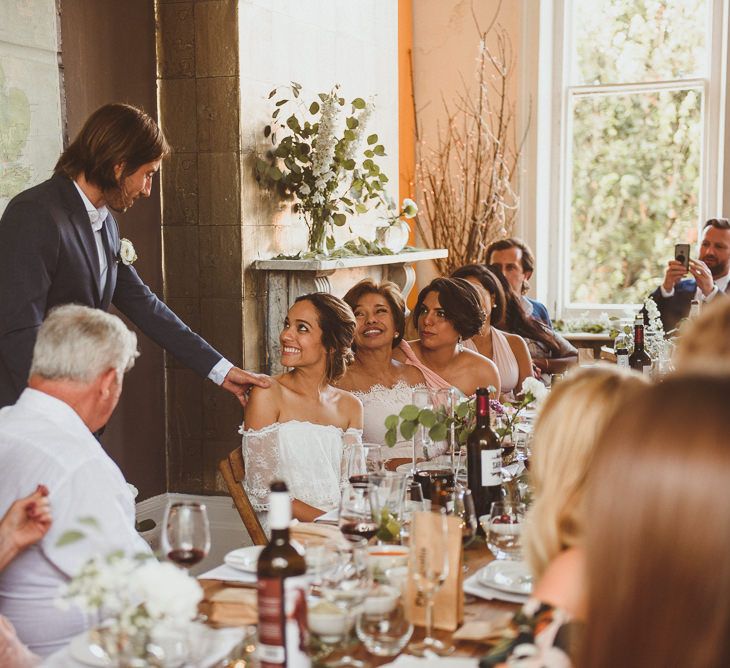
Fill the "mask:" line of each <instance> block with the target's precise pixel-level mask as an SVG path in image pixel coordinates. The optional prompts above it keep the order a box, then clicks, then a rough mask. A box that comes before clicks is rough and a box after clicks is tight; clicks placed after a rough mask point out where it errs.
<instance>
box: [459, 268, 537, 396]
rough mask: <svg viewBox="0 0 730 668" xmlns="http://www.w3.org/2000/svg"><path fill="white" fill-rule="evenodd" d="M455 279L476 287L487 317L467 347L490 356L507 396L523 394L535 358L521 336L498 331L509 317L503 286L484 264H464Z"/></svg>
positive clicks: (465, 343) (468, 340) (467, 343)
mask: <svg viewBox="0 0 730 668" xmlns="http://www.w3.org/2000/svg"><path fill="white" fill-rule="evenodd" d="M451 276H452V278H464V279H466V280H467V281H469V282H470V283H471V284H472V285H473V286H474V287H476V289H477V292H479V296H480V297H481V300H482V307H483V308H484V313H485V314H486V316H487V319H486V320H485V321H484V325H483V326H482V329H481V330H480V331H479V333H478V334H475V335H474V336H473V337H472V338H470V339H467V340H466V341H464V346H465V347H466V348H469V349H470V350H475V351H476V352H478V353H481V354H482V355H484V356H485V357H488V358H489V359H490V360H492V361H493V362H494V363H495V364H496V365H497V369H499V377H500V379H501V380H502V394H503V395H510V394H519V392H520V390H521V388H522V381H523V380H524V379H525V378H530V377H532V358H531V357H530V351H529V350H528V348H527V343H525V340H524V339H523V338H522V337H521V336H518V335H517V334H510V333H508V332H503V331H501V330H500V329H497V328H498V327H499V326H500V325H501V324H502V322H503V321H504V316H505V296H504V290H503V289H502V283H501V282H500V280H499V278H497V277H496V276H495V275H494V274H493V273H492V272H491V271H489V269H487V268H486V267H485V266H484V265H481V264H467V265H464V266H463V267H460V268H459V269H457V270H456V271H455V272H454V273H453V274H451Z"/></svg>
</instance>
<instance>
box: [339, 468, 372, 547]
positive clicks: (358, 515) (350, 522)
mask: <svg viewBox="0 0 730 668" xmlns="http://www.w3.org/2000/svg"><path fill="white" fill-rule="evenodd" d="M338 526H339V527H340V531H341V532H342V535H343V536H344V537H345V538H347V539H348V540H355V541H356V540H357V539H359V538H365V539H366V540H370V539H371V538H372V537H373V536H374V535H375V533H376V532H377V530H378V524H377V522H375V520H374V519H373V514H372V510H371V508H370V492H369V490H368V484H367V483H362V482H356V483H354V484H352V485H347V486H346V487H345V489H344V490H342V498H341V499H340V516H339V519H338Z"/></svg>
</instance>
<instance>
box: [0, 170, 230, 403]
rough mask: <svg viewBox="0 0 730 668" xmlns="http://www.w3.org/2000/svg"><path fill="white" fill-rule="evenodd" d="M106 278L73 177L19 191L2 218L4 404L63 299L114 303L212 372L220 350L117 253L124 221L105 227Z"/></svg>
mask: <svg viewBox="0 0 730 668" xmlns="http://www.w3.org/2000/svg"><path fill="white" fill-rule="evenodd" d="M102 236H103V241H104V247H105V250H106V256H107V266H108V269H107V280H106V285H105V286H103V288H100V286H99V273H100V270H99V256H98V252H97V249H96V242H95V240H94V232H93V230H92V229H91V224H90V223H89V216H88V214H87V213H86V207H85V206H84V203H83V201H82V199H81V196H80V195H79V193H78V191H77V190H76V186H75V185H74V184H73V181H71V180H70V179H68V178H67V177H65V176H59V175H56V176H53V177H51V178H50V179H48V180H47V181H44V182H43V183H41V184H39V185H37V186H35V187H33V188H30V189H28V190H25V191H24V192H22V193H20V194H19V195H17V196H16V197H14V198H13V199H12V200H11V201H10V203H9V204H8V206H7V208H6V210H5V213H4V214H3V216H2V218H0V258H2V259H1V260H0V406H6V405H9V404H12V403H15V401H16V399H17V398H18V396H20V393H21V392H22V390H23V388H25V386H26V384H27V381H28V372H29V370H30V364H31V360H32V356H33V346H34V345H35V339H36V335H37V333H38V328H39V327H40V325H41V323H42V322H43V319H44V318H45V316H46V313H48V311H49V310H50V309H52V308H53V307H54V306H58V305H61V304H69V303H75V304H83V305H85V306H91V307H93V308H99V309H103V310H107V309H108V308H109V305H110V304H114V306H116V307H117V308H118V309H119V311H121V312H122V313H123V314H124V315H126V316H127V317H128V318H129V319H130V320H131V321H132V322H133V323H134V324H135V325H136V326H137V327H138V328H139V329H140V330H141V331H142V332H144V333H145V334H146V335H147V336H149V337H150V338H151V339H152V340H154V341H155V342H156V343H158V344H159V345H160V346H162V347H163V348H164V349H165V350H167V351H168V352H170V353H172V354H173V355H174V356H175V357H176V358H177V359H179V360H180V362H182V363H183V364H184V365H186V366H188V367H190V368H191V369H193V370H194V371H196V372H197V373H199V374H200V375H201V376H204V377H205V376H207V375H208V373H210V370H211V369H212V368H213V367H214V366H215V364H217V362H218V361H219V360H220V359H221V357H222V356H221V354H220V353H219V352H217V351H216V350H215V349H214V348H212V347H211V346H210V345H209V344H208V343H206V341H204V340H203V339H202V338H201V337H200V336H198V335H197V334H195V333H193V332H192V331H191V330H190V328H189V327H188V326H187V325H186V324H185V323H183V322H182V320H180V318H178V317H177V316H176V315H175V314H174V313H173V312H172V311H171V310H170V309H169V308H168V307H167V306H166V305H165V304H164V303H163V302H162V301H161V300H160V299H158V298H157V296H156V295H155V294H154V293H153V292H152V291H151V290H150V289H149V288H148V287H147V286H146V285H145V284H144V282H143V281H142V279H140V277H139V276H138V275H137V272H136V271H135V269H134V268H133V267H132V266H131V265H125V264H123V263H121V262H120V261H119V249H120V244H119V228H118V227H117V223H116V221H115V220H114V218H113V216H112V215H111V214H109V216H107V218H106V220H105V221H104V226H103V227H102Z"/></svg>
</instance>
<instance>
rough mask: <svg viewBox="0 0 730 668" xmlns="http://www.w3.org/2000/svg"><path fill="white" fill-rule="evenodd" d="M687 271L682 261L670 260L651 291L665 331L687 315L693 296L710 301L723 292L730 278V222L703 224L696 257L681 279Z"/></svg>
mask: <svg viewBox="0 0 730 668" xmlns="http://www.w3.org/2000/svg"><path fill="white" fill-rule="evenodd" d="M687 273H688V270H687V269H685V266H684V264H682V263H681V262H679V261H678V260H674V259H673V260H669V262H668V263H667V270H666V272H665V273H664V281H663V282H662V284H661V285H660V286H659V287H658V288H657V289H656V290H654V292H652V293H651V297H652V299H653V300H654V301H655V302H656V303H657V306H658V307H659V314H660V315H661V317H662V324H663V325H664V331H665V332H670V331H671V330H673V329H674V328H675V327H676V326H677V325H678V324H679V321H680V320H681V319H682V318H686V317H687V316H688V315H689V307H690V304H691V302H692V300H693V299H696V300H698V301H699V302H711V301H712V300H713V299H715V297H716V296H717V295H718V294H722V295H724V294H725V293H726V291H727V288H728V281H730V221H728V220H727V219H725V218H710V220H708V221H707V222H706V223H705V229H704V232H703V234H702V243H701V244H700V257H699V260H693V259H691V258H690V260H689V273H690V274H692V277H691V278H684V276H686V275H687Z"/></svg>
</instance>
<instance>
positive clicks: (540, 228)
mask: <svg viewBox="0 0 730 668" xmlns="http://www.w3.org/2000/svg"><path fill="white" fill-rule="evenodd" d="M578 1H580V0H578ZM706 1H707V3H708V19H707V20H708V27H709V30H708V32H709V34H710V44H709V45H708V55H709V58H708V63H707V66H708V72H707V78H697V77H694V78H691V79H682V80H671V81H670V80H664V81H659V82H646V83H643V82H642V83H634V82H630V83H621V84H604V85H569V82H570V66H571V62H570V56H571V47H572V43H571V39H572V35H571V34H570V31H571V26H572V21H571V17H572V11H571V10H572V4H573V2H574V0H540V2H539V11H537V12H536V11H535V9H536V8H535V1H534V0H523V4H522V11H523V17H524V23H523V34H522V43H523V44H529V43H535V42H537V43H538V48H537V49H536V50H535V51H536V53H535V54H533V55H532V56H529V55H527V54H526V55H525V58H524V61H523V66H522V98H523V100H525V99H527V100H530V104H531V108H532V110H533V112H534V113H533V118H532V119H531V120H532V123H531V125H530V132H529V136H528V141H527V143H526V145H525V147H526V148H525V152H524V156H523V160H524V162H523V166H524V168H523V170H522V173H521V179H520V192H521V195H522V207H521V210H520V220H519V230H518V233H519V234H521V235H522V236H523V237H524V238H525V239H526V240H527V241H528V243H530V245H531V246H532V247H533V248H534V249H535V252H536V255H537V258H538V266H537V270H536V275H535V276H534V278H533V281H532V282H533V284H534V288H535V290H534V294H535V295H536V296H537V298H538V299H540V300H541V301H545V302H546V303H547V305H548V308H549V309H550V311H551V314H552V315H553V316H554V317H556V318H571V317H576V316H578V315H581V314H583V313H585V312H588V314H589V317H590V316H598V314H600V313H602V312H606V313H608V314H609V315H619V316H620V315H623V314H624V313H625V311H626V310H632V309H636V307H637V305H635V304H585V303H574V302H571V301H570V295H569V290H570V271H571V267H570V259H571V258H570V237H571V230H570V224H571V219H570V216H571V201H572V200H571V180H572V165H571V163H570V155H571V151H572V132H571V130H572V128H571V120H572V114H571V112H572V103H573V101H574V100H575V99H577V98H578V97H580V96H585V95H588V94H600V93H601V92H605V93H606V94H615V93H632V92H644V91H647V92H648V91H651V90H677V89H687V88H701V89H702V110H701V113H702V118H703V127H702V146H701V147H700V151H701V154H700V160H701V165H700V169H701V184H700V193H699V200H700V201H699V209H698V220H697V229H698V234H699V232H700V231H701V228H702V224H703V223H704V221H705V220H707V219H708V218H711V217H716V216H722V211H723V195H724V192H725V189H726V188H727V189H730V174H727V169H726V166H725V158H726V153H728V158H729V159H730V151H727V150H726V148H725V146H724V140H725V136H726V127H725V126H726V123H728V122H729V121H730V119H729V118H728V116H730V114H728V108H727V94H728V76H727V74H728V66H729V64H728V61H729V58H728V16H729V13H728V9H729V5H730V0H706ZM533 101H534V104H533ZM528 113H529V112H528ZM523 118H525V119H527V118H528V114H527V113H523ZM525 122H526V120H525ZM545 165H549V167H550V168H549V169H547V170H546V169H544V168H541V166H545ZM723 186H725V187H723ZM728 213H730V212H728ZM660 281H661V276H657V285H659V283H660Z"/></svg>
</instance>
